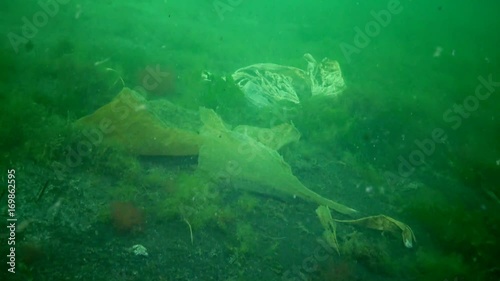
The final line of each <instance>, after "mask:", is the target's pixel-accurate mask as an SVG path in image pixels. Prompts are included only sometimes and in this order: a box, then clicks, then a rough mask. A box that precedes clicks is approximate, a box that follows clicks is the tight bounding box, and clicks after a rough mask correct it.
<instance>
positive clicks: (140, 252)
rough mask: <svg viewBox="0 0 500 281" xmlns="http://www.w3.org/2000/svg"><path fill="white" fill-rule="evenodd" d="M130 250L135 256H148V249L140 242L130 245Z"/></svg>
mask: <svg viewBox="0 0 500 281" xmlns="http://www.w3.org/2000/svg"><path fill="white" fill-rule="evenodd" d="M130 251H131V252H132V253H134V255H136V256H145V257H147V256H148V249H146V247H144V246H142V245H140V244H137V245H134V246H132V248H130Z"/></svg>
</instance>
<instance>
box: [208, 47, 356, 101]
mask: <svg viewBox="0 0 500 281" xmlns="http://www.w3.org/2000/svg"><path fill="white" fill-rule="evenodd" d="M304 59H305V60H306V61H307V69H306V70H302V69H300V68H296V67H292V66H283V65H278V64H273V63H259V64H253V65H250V66H246V67H243V68H240V69H238V70H236V71H235V72H234V73H233V74H232V78H233V80H234V81H235V83H236V84H237V85H238V86H239V87H240V89H241V90H242V91H243V93H244V94H245V97H246V98H247V100H248V101H249V102H250V103H251V104H252V105H254V106H256V107H257V108H263V107H267V106H275V105H276V104H279V103H281V102H288V103H291V104H299V103H300V101H301V99H302V98H306V97H311V96H335V95H338V94H340V93H341V92H342V91H344V89H345V88H346V85H345V81H344V78H343V77H342V71H341V69H340V65H339V63H338V62H337V61H334V60H330V59H328V58H324V59H323V60H321V61H320V62H318V61H316V60H315V59H314V57H313V56H312V55H311V54H308V53H306V54H304ZM202 77H204V76H203V73H202Z"/></svg>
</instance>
